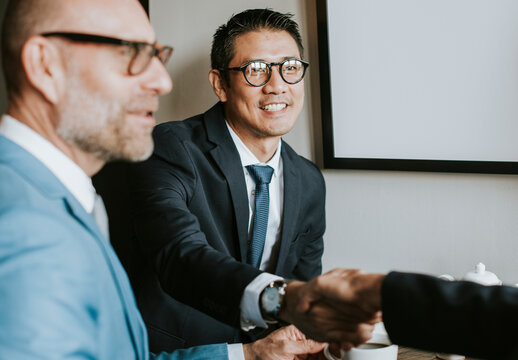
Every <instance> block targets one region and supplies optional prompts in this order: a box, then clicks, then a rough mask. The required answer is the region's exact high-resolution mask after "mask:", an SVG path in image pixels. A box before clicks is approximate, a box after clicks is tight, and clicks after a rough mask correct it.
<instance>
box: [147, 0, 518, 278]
mask: <svg viewBox="0 0 518 360" xmlns="http://www.w3.org/2000/svg"><path fill="white" fill-rule="evenodd" d="M315 4H316V0H283V1H275V0H248V1H238V0H220V1H217V2H215V1H212V0H193V1H186V0H185V1H165V0H151V1H150V12H151V21H152V23H153V25H154V27H155V29H156V31H157V34H158V38H159V41H161V42H164V43H167V44H171V45H173V46H174V47H175V54H174V55H173V58H172V60H171V63H170V65H169V71H170V73H171V76H172V78H173V81H174V87H175V88H174V90H173V92H172V94H170V95H168V96H166V97H164V98H163V99H162V102H161V110H160V112H159V114H158V118H159V121H167V120H175V119H182V118H185V117H188V116H190V115H194V114H197V113H200V112H203V111H204V110H205V109H207V108H208V107H209V106H211V105H212V104H213V103H214V102H215V101H216V97H215V96H214V95H213V94H212V91H211V89H210V86H209V84H208V81H207V73H208V71H209V69H210V65H209V64H210V62H209V51H210V44H211V40H212V35H213V33H214V31H215V30H216V28H217V27H218V26H219V25H221V24H223V23H224V22H226V21H227V20H228V18H229V17H230V16H231V15H232V14H233V13H235V12H239V11H241V10H244V9H246V8H253V7H271V8H273V9H275V10H278V11H282V12H286V11H289V12H292V13H294V14H295V15H296V20H297V21H298V22H299V24H300V25H301V27H302V35H303V38H304V42H305V44H304V45H305V48H306V58H308V59H309V61H310V63H311V66H310V71H309V73H308V75H307V78H306V104H305V106H304V109H303V111H302V114H301V116H300V118H299V120H298V123H297V125H296V126H295V128H294V129H293V130H292V132H291V133H290V134H288V135H287V136H285V140H286V141H287V142H288V143H290V144H291V145H292V146H293V147H294V148H295V149H296V150H297V151H298V152H299V153H300V154H302V155H304V156H306V157H308V158H310V159H311V160H313V161H315V162H317V163H318V164H321V163H322V162H321V157H322V150H321V147H322V140H321V125H320V122H321V118H320V92H319V88H320V85H319V76H318V54H317V27H316V15H315V14H316V5H315ZM517 66H518V65H517ZM516 101H518V98H517V99H516ZM387 121H390V119H387ZM517 146H518V144H517ZM323 173H324V177H325V179H326V183H327V224H328V228H327V232H326V236H325V243H326V249H325V254H324V268H325V269H331V268H333V267H336V266H343V267H358V268H363V269H365V270H367V271H383V272H385V271H389V270H391V269H400V270H411V271H425V272H430V273H434V274H442V273H450V274H452V275H454V276H457V277H458V276H461V275H463V274H464V273H465V272H466V271H468V270H469V269H470V268H471V267H472V266H474V265H475V263H476V262H478V261H482V262H485V263H486V265H487V267H488V269H490V270H493V271H494V272H496V273H497V274H498V275H499V276H500V277H501V278H502V279H503V280H504V281H506V282H511V283H516V282H518V261H517V260H516V259H517V257H518V178H517V177H516V176H500V175H471V174H470V175H468V174H441V173H439V174H435V173H410V172H382V171H348V170H323Z"/></svg>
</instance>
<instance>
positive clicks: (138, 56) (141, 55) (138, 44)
mask: <svg viewBox="0 0 518 360" xmlns="http://www.w3.org/2000/svg"><path fill="white" fill-rule="evenodd" d="M41 36H59V37H62V38H65V39H68V40H72V41H76V42H89V43H96V44H111V45H123V46H129V47H130V48H131V49H132V51H133V54H132V57H131V60H130V63H129V65H128V73H129V74H130V75H138V74H140V73H142V72H143V71H144V70H146V68H147V67H148V65H149V63H150V62H151V60H152V59H153V57H154V56H156V57H157V58H158V59H159V60H160V61H161V62H162V64H164V65H165V64H166V63H167V61H168V60H169V58H170V57H171V55H172V53H173V48H172V47H170V46H162V45H158V44H157V43H154V44H150V43H147V42H143V41H129V40H122V39H117V38H112V37H108V36H100V35H91V34H81V33H68V32H48V33H44V34H41Z"/></svg>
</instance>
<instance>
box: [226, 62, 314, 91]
mask: <svg viewBox="0 0 518 360" xmlns="http://www.w3.org/2000/svg"><path fill="white" fill-rule="evenodd" d="M274 65H279V73H280V74H281V77H282V80H284V81H285V82H287V83H288V84H296V83H298V82H300V81H301V80H302V79H303V78H304V74H306V69H307V67H308V66H309V63H308V62H307V61H304V60H300V59H286V60H284V61H281V62H272V63H268V62H265V61H261V60H253V61H249V62H247V63H246V64H245V65H243V66H239V67H231V68H227V70H234V71H241V72H242V73H243V75H244V76H245V80H246V82H247V83H249V84H250V85H252V86H263V85H264V84H266V83H267V82H268V81H269V80H270V78H271V76H272V66H274Z"/></svg>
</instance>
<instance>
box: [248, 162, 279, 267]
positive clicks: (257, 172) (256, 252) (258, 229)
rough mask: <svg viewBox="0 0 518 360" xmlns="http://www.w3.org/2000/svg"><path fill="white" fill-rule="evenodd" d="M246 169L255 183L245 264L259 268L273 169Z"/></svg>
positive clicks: (252, 167) (263, 167) (253, 167)
mask: <svg viewBox="0 0 518 360" xmlns="http://www.w3.org/2000/svg"><path fill="white" fill-rule="evenodd" d="M246 169H247V170H248V172H249V173H250V176H252V178H253V179H254V181H255V212H254V229H253V232H252V240H251V241H250V246H249V247H248V256H247V263H248V264H250V265H252V266H255V267H256V268H259V266H260V265H261V259H262V257H263V249H264V242H265V240H266V229H267V228H268V212H269V207H270V194H269V192H268V185H269V184H270V181H271V180H272V175H273V168H271V167H270V166H260V165H248V166H247V167H246Z"/></svg>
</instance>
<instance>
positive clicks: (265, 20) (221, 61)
mask: <svg viewBox="0 0 518 360" xmlns="http://www.w3.org/2000/svg"><path fill="white" fill-rule="evenodd" d="M292 17H293V14H289V13H287V14H282V13H279V12H277V11H273V10H272V9H250V10H245V11H243V12H240V13H239V14H234V15H232V17H231V18H230V20H228V22H227V23H226V24H223V25H221V26H220V27H219V28H218V30H216V33H215V34H214V37H213V40H212V50H211V53H210V60H211V66H212V68H213V69H217V70H219V71H220V72H221V73H222V75H223V78H224V79H225V81H226V82H227V83H228V80H229V78H228V72H227V71H226V70H225V69H226V68H227V67H228V64H229V63H230V61H231V60H232V58H233V57H234V44H235V40H236V38H237V37H238V36H239V35H243V34H246V33H248V32H251V31H257V30H275V31H287V32H288V33H289V34H290V35H291V37H292V38H293V40H295V42H296V43H297V46H298V48H299V52H300V56H301V57H302V56H303V53H304V47H303V46H302V38H301V37H300V32H299V25H298V24H297V23H296V22H295V21H293V20H292Z"/></svg>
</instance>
